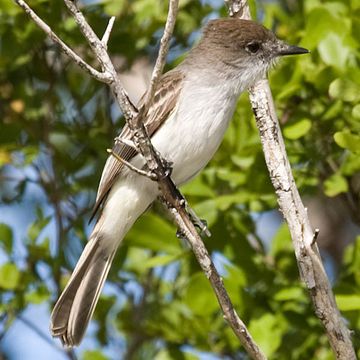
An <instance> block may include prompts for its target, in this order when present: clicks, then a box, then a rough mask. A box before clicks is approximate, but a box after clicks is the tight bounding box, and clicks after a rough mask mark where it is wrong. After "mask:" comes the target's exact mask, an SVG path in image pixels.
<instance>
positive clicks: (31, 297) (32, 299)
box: [25, 286, 50, 304]
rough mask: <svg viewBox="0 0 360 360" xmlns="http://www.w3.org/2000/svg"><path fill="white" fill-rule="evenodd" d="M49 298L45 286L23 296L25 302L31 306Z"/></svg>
mask: <svg viewBox="0 0 360 360" xmlns="http://www.w3.org/2000/svg"><path fill="white" fill-rule="evenodd" d="M49 298H50V293H49V290H48V289H47V288H46V287H45V286H40V287H39V288H38V289H36V290H34V291H31V292H29V293H26V294H25V301H26V302H28V303H32V304H41V303H42V302H44V301H46V300H48V299H49Z"/></svg>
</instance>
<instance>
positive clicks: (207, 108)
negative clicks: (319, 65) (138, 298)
mask: <svg viewBox="0 0 360 360" xmlns="http://www.w3.org/2000/svg"><path fill="white" fill-rule="evenodd" d="M307 52H308V50H306V49H304V48H301V47H297V46H291V45H288V44H286V43H284V42H283V41H281V40H279V39H277V38H276V37H275V35H274V34H273V33H272V32H271V31H270V30H267V29H266V28H264V27H263V26H262V25H259V24H257V23H255V22H253V21H249V20H240V19H232V18H228V19H218V20H212V21H210V22H209V23H208V24H207V26H206V27H205V29H204V31H203V35H202V38H201V39H200V41H199V43H198V44H197V45H196V46H195V47H194V48H193V49H192V50H191V51H190V52H189V54H188V56H187V58H186V59H185V60H184V61H183V62H182V63H181V64H179V65H178V66H177V67H176V68H175V69H173V70H171V71H169V72H167V73H166V74H164V75H163V76H162V77H161V79H160V81H159V83H158V85H157V88H156V92H155V96H154V98H153V101H152V104H151V106H150V109H149V111H148V112H147V113H146V114H145V116H144V119H143V122H144V124H145V126H146V129H147V132H148V134H149V136H150V137H151V141H152V143H153V145H154V146H155V148H156V149H157V150H158V151H159V152H160V154H161V155H162V156H163V157H164V158H165V159H166V160H167V161H168V162H171V163H172V164H173V165H172V166H173V170H172V179H173V181H174V182H175V184H176V185H181V184H184V183H185V182H187V181H189V180H190V179H191V178H193V177H194V176H195V175H196V174H197V173H199V171H200V170H201V169H202V168H203V167H204V166H205V165H206V164H207V163H208V162H209V161H210V159H211V158H212V157H213V155H214V153H215V152H216V150H217V148H218V147H219V145H220V143H221V140H222V138H223V136H224V133H225V131H226V129H227V127H228V125H229V122H230V120H231V118H232V116H233V113H234V109H235V106H236V102H237V99H238V97H239V95H240V94H241V93H242V92H243V91H244V90H246V89H247V88H248V87H250V86H251V85H253V84H254V83H255V82H256V81H257V80H259V79H261V78H263V77H265V76H266V73H267V71H268V70H269V69H270V67H271V65H272V64H274V63H275V62H276V60H277V59H278V58H279V57H281V56H283V55H292V54H305V53H307ZM120 138H121V139H123V140H124V141H125V143H115V145H114V148H113V151H114V152H115V153H116V154H118V155H119V156H120V157H122V158H123V159H125V160H127V161H129V162H131V164H132V165H134V166H136V167H137V168H142V167H144V166H145V161H144V159H143V158H142V156H141V155H140V154H138V153H137V151H136V149H135V148H134V147H132V146H131V145H129V144H130V143H131V132H130V130H129V128H128V127H127V126H126V125H125V127H124V128H123V130H122V132H121V134H120ZM158 195H159V190H158V185H157V183H156V182H154V181H152V180H150V179H148V178H146V177H144V176H141V175H139V174H137V173H135V172H133V171H131V170H129V168H127V167H124V166H123V165H122V163H120V162H119V161H118V160H116V159H115V158H114V157H113V156H110V157H109V158H108V159H107V162H106V165H105V168H104V170H103V173H102V177H101V180H100V185H99V189H98V194H97V200H96V204H95V211H96V210H100V212H101V213H100V215H99V217H98V220H97V222H96V225H95V227H94V230H93V232H92V234H91V236H90V239H89V241H88V243H87V245H86V246H85V249H84V251H83V253H82V255H81V257H80V259H79V261H78V263H77V265H76V267H75V270H74V272H73V274H72V276H71V278H70V280H69V282H68V284H67V286H66V288H65V289H64V291H63V293H62V294H61V296H60V298H59V300H58V301H57V303H56V305H55V307H54V310H53V312H52V315H51V332H52V335H53V336H56V337H60V338H61V340H62V342H63V344H64V345H66V346H75V345H78V344H79V343H80V341H81V339H82V337H83V335H84V333H85V330H86V327H87V325H88V323H89V321H90V319H91V316H92V314H93V312H94V310H95V306H96V303H97V302H98V299H99V296H100V293H101V290H102V288H103V286H104V282H105V279H106V277H107V275H108V272H109V269H110V266H111V263H112V261H113V259H114V255H115V253H116V250H117V249H118V247H119V245H120V244H121V242H122V240H123V238H124V236H125V234H126V233H127V232H128V230H129V229H130V228H131V226H132V225H133V224H134V222H135V220H136V219H137V218H138V217H139V216H140V215H141V214H142V213H143V212H144V211H145V210H146V209H147V208H148V207H149V206H150V205H151V203H152V202H153V201H154V200H155V199H156V197H157V196H158Z"/></svg>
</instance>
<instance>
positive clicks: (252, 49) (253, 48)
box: [245, 42, 260, 54]
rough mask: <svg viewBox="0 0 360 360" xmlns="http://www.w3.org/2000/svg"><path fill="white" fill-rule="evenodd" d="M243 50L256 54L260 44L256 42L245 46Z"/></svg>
mask: <svg viewBox="0 0 360 360" xmlns="http://www.w3.org/2000/svg"><path fill="white" fill-rule="evenodd" d="M245 49H246V50H247V51H248V52H250V53H251V54H256V53H257V52H258V51H259V50H260V44H259V43H258V42H251V43H249V44H247V45H246V48H245Z"/></svg>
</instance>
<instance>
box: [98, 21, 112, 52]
mask: <svg viewBox="0 0 360 360" xmlns="http://www.w3.org/2000/svg"><path fill="white" fill-rule="evenodd" d="M114 22H115V16H112V17H111V18H110V20H109V23H108V25H107V27H106V30H105V32H104V35H103V37H102V39H101V42H102V44H103V46H104V47H105V49H107V43H108V41H109V38H110V34H111V31H112V28H113V26H114Z"/></svg>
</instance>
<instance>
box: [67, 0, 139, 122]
mask: <svg viewBox="0 0 360 360" xmlns="http://www.w3.org/2000/svg"><path fill="white" fill-rule="evenodd" d="M64 3H65V5H66V6H67V8H68V9H69V11H70V13H71V14H72V16H73V17H74V19H75V22H76V23H77V24H78V26H79V29H80V30H81V32H82V33H83V35H84V37H85V39H86V41H87V42H88V44H89V45H90V47H91V49H92V50H93V52H94V54H95V56H96V57H97V59H98V61H99V63H100V64H101V66H102V68H103V70H104V72H105V73H108V74H110V78H111V81H110V83H109V85H110V87H111V90H112V92H113V94H114V96H115V98H116V100H117V101H118V102H119V106H120V108H121V110H122V111H123V114H124V116H125V119H126V120H128V119H131V118H133V117H135V116H136V114H137V109H136V107H135V106H134V104H133V103H132V102H131V101H130V99H129V96H128V94H127V92H126V91H125V89H124V87H123V86H122V84H121V82H120V80H119V79H118V75H117V72H116V70H115V67H114V65H113V63H112V61H111V59H110V56H109V54H108V53H107V50H106V46H104V44H103V43H102V41H101V40H100V39H99V38H98V37H97V35H96V34H95V32H94V30H93V29H92V28H91V26H90V25H89V24H88V23H87V21H86V19H85V17H84V15H83V14H82V12H81V11H80V10H79V9H78V7H77V6H76V4H75V2H74V1H72V0H64Z"/></svg>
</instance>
